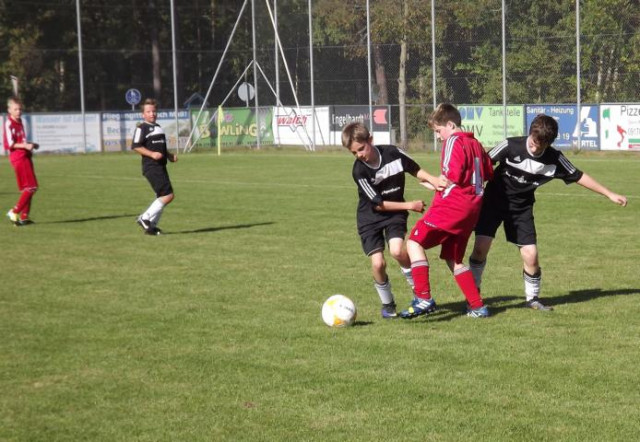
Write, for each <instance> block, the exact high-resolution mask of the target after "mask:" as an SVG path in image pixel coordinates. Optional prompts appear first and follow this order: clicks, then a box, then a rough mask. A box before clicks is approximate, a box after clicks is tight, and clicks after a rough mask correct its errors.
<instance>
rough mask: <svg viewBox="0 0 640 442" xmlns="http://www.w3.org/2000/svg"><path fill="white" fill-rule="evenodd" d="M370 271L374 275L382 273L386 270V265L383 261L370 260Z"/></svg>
mask: <svg viewBox="0 0 640 442" xmlns="http://www.w3.org/2000/svg"><path fill="white" fill-rule="evenodd" d="M371 269H372V270H373V271H374V272H376V273H382V272H384V271H386V269H387V263H386V261H385V260H384V259H373V260H371Z"/></svg>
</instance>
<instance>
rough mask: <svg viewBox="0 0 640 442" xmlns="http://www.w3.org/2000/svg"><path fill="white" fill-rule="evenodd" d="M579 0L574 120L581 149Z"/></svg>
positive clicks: (578, 5)
mask: <svg viewBox="0 0 640 442" xmlns="http://www.w3.org/2000/svg"><path fill="white" fill-rule="evenodd" d="M581 101H582V96H581V94H580V0H576V121H577V127H578V150H581V149H582V115H580V113H581V110H580V102H581Z"/></svg>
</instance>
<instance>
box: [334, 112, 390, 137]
mask: <svg viewBox="0 0 640 442" xmlns="http://www.w3.org/2000/svg"><path fill="white" fill-rule="evenodd" d="M372 112H373V121H372V119H371V118H370V117H369V106H331V107H330V113H331V114H330V116H329V121H330V128H331V140H330V144H332V145H336V146H341V145H342V129H344V127H345V126H346V125H347V124H349V123H353V122H355V121H357V122H360V123H362V124H364V125H365V126H367V127H368V128H369V131H370V132H371V135H373V142H374V143H375V144H390V143H391V109H390V107H389V106H373V107H372Z"/></svg>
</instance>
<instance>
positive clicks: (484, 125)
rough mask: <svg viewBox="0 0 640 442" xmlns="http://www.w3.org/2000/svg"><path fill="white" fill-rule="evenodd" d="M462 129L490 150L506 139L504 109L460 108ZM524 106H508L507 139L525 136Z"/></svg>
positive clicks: (488, 107) (498, 107)
mask: <svg viewBox="0 0 640 442" xmlns="http://www.w3.org/2000/svg"><path fill="white" fill-rule="evenodd" d="M458 110H459V111H460V116H461V117H462V128H463V129H464V130H466V131H469V132H473V133H474V135H475V137H476V139H477V140H478V141H480V142H481V143H482V145H483V146H484V148H485V149H487V150H489V149H491V148H493V147H494V146H495V145H497V144H498V143H500V142H501V141H502V140H504V139H505V131H504V113H503V107H502V106H500V105H495V106H460V107H458ZM524 134H525V132H524V106H519V105H518V106H507V131H506V135H507V137H517V136H521V135H524Z"/></svg>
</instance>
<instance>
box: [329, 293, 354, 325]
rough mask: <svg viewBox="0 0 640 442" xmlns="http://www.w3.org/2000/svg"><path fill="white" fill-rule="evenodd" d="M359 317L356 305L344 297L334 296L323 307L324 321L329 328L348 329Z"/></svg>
mask: <svg viewBox="0 0 640 442" xmlns="http://www.w3.org/2000/svg"><path fill="white" fill-rule="evenodd" d="M357 315H358V311H357V310H356V305H355V304H354V303H353V301H352V300H351V299H349V298H347V297H346V296H344V295H333V296H331V297H329V299H327V300H326V301H325V302H324V304H323V305H322V320H323V321H324V323H325V324H327V325H328V326H329V327H348V326H350V325H352V324H353V323H354V322H356V316H357Z"/></svg>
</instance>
